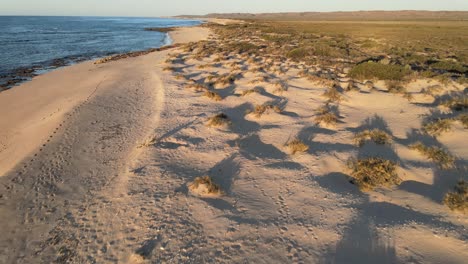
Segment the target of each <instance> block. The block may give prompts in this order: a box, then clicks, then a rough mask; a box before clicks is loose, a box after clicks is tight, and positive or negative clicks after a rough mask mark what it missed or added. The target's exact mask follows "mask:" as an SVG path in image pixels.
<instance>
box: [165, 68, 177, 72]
mask: <svg viewBox="0 0 468 264" xmlns="http://www.w3.org/2000/svg"><path fill="white" fill-rule="evenodd" d="M163 71H165V72H175V71H176V68H174V67H164V68H163Z"/></svg>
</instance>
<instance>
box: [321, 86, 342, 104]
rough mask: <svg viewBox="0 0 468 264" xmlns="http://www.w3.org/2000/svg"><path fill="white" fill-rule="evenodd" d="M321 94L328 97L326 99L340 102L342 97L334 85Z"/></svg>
mask: <svg viewBox="0 0 468 264" xmlns="http://www.w3.org/2000/svg"><path fill="white" fill-rule="evenodd" d="M323 96H324V97H326V98H328V100H330V101H331V102H340V101H341V99H342V98H341V93H340V92H339V91H338V89H336V87H335V86H333V87H331V88H328V90H326V91H325V92H324V93H323Z"/></svg>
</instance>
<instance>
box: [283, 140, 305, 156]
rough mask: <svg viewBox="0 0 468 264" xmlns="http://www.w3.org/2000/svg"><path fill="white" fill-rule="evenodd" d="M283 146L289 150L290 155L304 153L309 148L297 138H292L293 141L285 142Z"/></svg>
mask: <svg viewBox="0 0 468 264" xmlns="http://www.w3.org/2000/svg"><path fill="white" fill-rule="evenodd" d="M285 146H286V147H287V148H288V149H289V151H290V153H291V154H292V155H294V154H296V153H298V152H306V151H308V150H309V146H307V145H306V144H304V142H302V141H301V140H300V139H298V138H294V139H293V140H291V141H289V142H287V143H286V145H285Z"/></svg>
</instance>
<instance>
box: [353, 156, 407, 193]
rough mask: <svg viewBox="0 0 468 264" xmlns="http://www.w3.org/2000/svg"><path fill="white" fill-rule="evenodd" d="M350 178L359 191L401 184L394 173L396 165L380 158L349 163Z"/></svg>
mask: <svg viewBox="0 0 468 264" xmlns="http://www.w3.org/2000/svg"><path fill="white" fill-rule="evenodd" d="M350 167H351V168H352V172H351V176H352V177H353V183H355V184H356V185H357V186H358V187H359V188H360V189H361V190H363V191H370V190H373V189H374V188H376V187H381V186H386V187H390V186H394V185H399V184H400V183H401V181H402V180H401V179H400V177H398V175H397V173H396V163H395V162H393V161H390V160H384V159H381V158H366V159H359V160H356V161H351V162H350Z"/></svg>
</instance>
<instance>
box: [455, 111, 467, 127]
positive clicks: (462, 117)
mask: <svg viewBox="0 0 468 264" xmlns="http://www.w3.org/2000/svg"><path fill="white" fill-rule="evenodd" d="M457 119H458V120H459V121H460V122H461V123H462V124H463V126H464V127H465V129H468V114H461V115H459V116H458V117H457Z"/></svg>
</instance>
